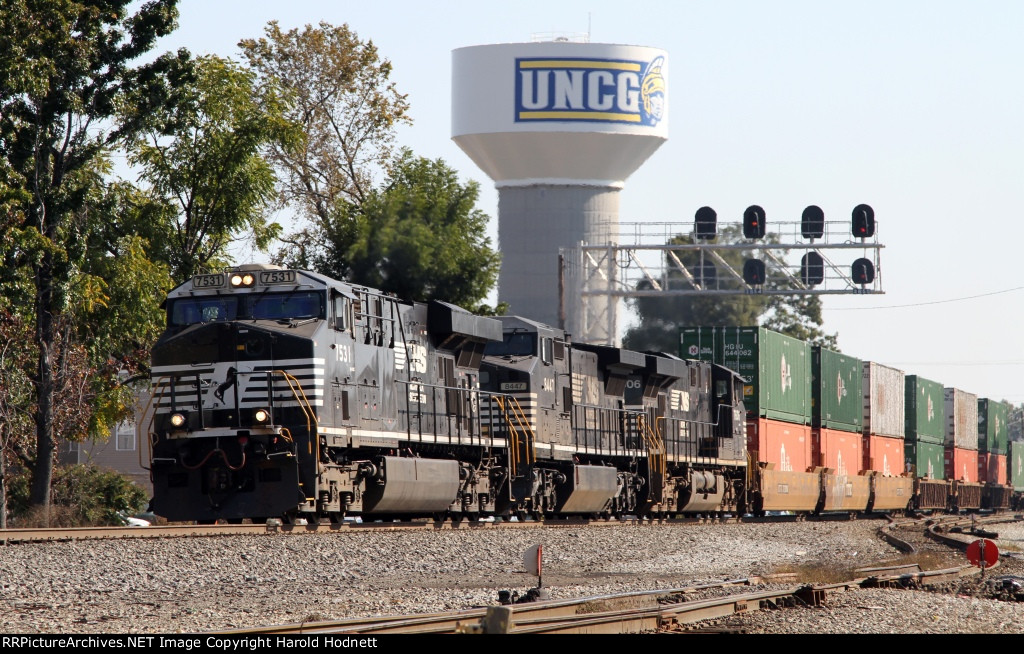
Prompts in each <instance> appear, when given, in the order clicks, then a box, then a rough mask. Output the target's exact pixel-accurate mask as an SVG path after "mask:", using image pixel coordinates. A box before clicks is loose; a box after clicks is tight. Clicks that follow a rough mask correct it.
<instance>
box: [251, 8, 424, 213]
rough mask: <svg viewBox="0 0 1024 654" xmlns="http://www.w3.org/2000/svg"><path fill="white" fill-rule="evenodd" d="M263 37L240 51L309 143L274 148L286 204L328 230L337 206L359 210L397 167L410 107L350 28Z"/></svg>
mask: <svg viewBox="0 0 1024 654" xmlns="http://www.w3.org/2000/svg"><path fill="white" fill-rule="evenodd" d="M264 34H265V36H264V37H263V38H260V39H245V40H243V41H242V42H241V43H239V44H238V45H239V47H240V48H241V49H242V53H243V56H244V57H245V59H246V61H247V62H248V63H249V65H250V66H251V67H252V69H253V70H254V71H256V73H257V75H258V78H259V82H260V84H261V85H272V86H274V87H276V88H280V89H281V90H282V92H283V93H284V95H285V97H286V98H287V101H288V110H287V112H286V114H285V117H286V118H287V119H288V120H290V121H292V122H293V123H297V124H299V125H301V126H302V133H303V135H304V137H303V138H302V139H301V140H300V141H299V142H297V143H289V144H283V145H279V144H274V145H272V147H271V155H270V156H271V159H272V160H273V162H274V165H275V166H276V167H277V168H278V170H279V171H281V173H282V174H281V183H282V186H281V192H282V197H283V199H284V201H285V202H287V203H291V204H294V205H295V206H297V207H298V210H299V212H300V213H301V214H302V215H304V216H305V217H306V218H308V219H309V220H311V221H312V222H314V223H325V222H327V221H328V220H329V218H330V216H331V214H332V213H334V212H336V211H338V207H339V205H341V204H345V203H349V204H354V205H356V206H357V207H358V206H359V205H360V204H362V202H363V200H364V199H365V198H366V195H367V194H368V193H369V192H370V191H371V190H372V189H373V187H374V182H373V179H374V175H375V173H376V172H377V171H379V170H381V169H383V168H385V167H386V166H387V163H388V162H389V161H390V160H391V157H392V152H393V146H394V141H395V126H396V125H397V124H398V123H403V122H404V123H408V122H411V121H410V120H409V118H408V116H407V115H406V112H407V111H408V109H409V105H408V103H407V102H406V99H405V96H404V95H402V94H399V93H398V92H397V91H396V90H395V86H394V84H393V83H391V82H390V81H389V79H388V78H389V77H390V75H391V63H390V62H389V61H387V60H381V59H380V55H379V54H378V52H377V48H376V46H374V45H373V42H372V41H367V42H365V43H364V42H363V41H360V40H359V36H358V35H357V34H356V33H355V32H353V31H352V30H350V29H349V27H348V25H342V26H340V27H334V26H333V25H330V24H328V23H325V22H321V23H320V24H319V25H318V26H315V27H314V26H312V25H306V26H305V27H304V28H303V29H302V30H301V31H300V30H298V29H293V30H290V31H288V32H283V31H281V28H280V27H279V26H278V24H277V22H276V21H273V22H271V23H269V24H268V25H267V27H266V28H265V30H264Z"/></svg>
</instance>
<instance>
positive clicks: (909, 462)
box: [903, 438, 946, 479]
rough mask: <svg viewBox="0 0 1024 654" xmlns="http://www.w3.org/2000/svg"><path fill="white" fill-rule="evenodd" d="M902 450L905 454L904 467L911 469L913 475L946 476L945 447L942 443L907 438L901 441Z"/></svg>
mask: <svg viewBox="0 0 1024 654" xmlns="http://www.w3.org/2000/svg"><path fill="white" fill-rule="evenodd" d="M903 452H904V454H905V455H906V468H907V470H913V472H914V476H915V477H926V478H928V479H945V478H946V464H945V454H946V448H944V447H943V446H942V443H930V442H928V441H922V440H913V439H911V438H907V439H906V440H905V441H903Z"/></svg>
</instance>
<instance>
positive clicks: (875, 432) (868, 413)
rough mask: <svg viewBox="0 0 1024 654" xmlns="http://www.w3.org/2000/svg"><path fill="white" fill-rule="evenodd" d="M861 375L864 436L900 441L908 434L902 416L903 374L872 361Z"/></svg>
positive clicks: (905, 389)
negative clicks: (886, 437)
mask: <svg viewBox="0 0 1024 654" xmlns="http://www.w3.org/2000/svg"><path fill="white" fill-rule="evenodd" d="M863 371H864V374H863V378H862V381H861V391H862V394H863V397H864V404H863V405H862V408H863V410H864V429H863V431H864V435H865V436H889V437H891V438H903V436H904V434H906V430H907V423H906V420H905V418H904V412H903V409H904V400H905V395H906V392H907V385H906V382H905V381H904V378H905V376H906V375H904V373H903V371H902V370H897V369H896V368H890V367H888V366H883V365H882V364H880V363H875V362H873V361H865V362H864V364H863ZM902 447H903V446H902V445H900V448H902ZM901 458H902V457H901Z"/></svg>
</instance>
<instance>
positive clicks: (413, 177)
mask: <svg viewBox="0 0 1024 654" xmlns="http://www.w3.org/2000/svg"><path fill="white" fill-rule="evenodd" d="M478 196H479V187H478V185H477V184H476V182H469V183H467V184H461V183H459V179H458V175H457V173H456V172H455V171H454V170H452V169H451V168H449V167H448V166H447V165H445V163H444V162H443V161H441V160H434V161H431V160H429V159H425V158H422V157H414V156H413V155H412V153H411V152H409V151H408V150H403V151H402V153H401V154H400V156H399V157H398V158H397V159H396V160H395V162H394V165H393V167H392V173H391V175H390V176H389V179H388V183H387V185H386V186H385V187H384V188H383V189H382V190H380V191H373V192H371V193H369V194H368V195H367V197H366V199H365V201H364V202H363V203H362V205H361V206H359V207H356V206H354V205H352V204H344V205H342V207H341V208H342V209H344V210H343V211H338V212H336V213H335V214H333V215H332V216H331V220H330V221H329V222H328V223H327V224H326V229H324V230H323V231H322V232H320V233H319V234H317V235H315V236H310V237H309V238H316V239H318V241H319V242H320V243H321V244H322V246H323V253H322V255H320V256H318V257H317V258H315V259H313V260H312V261H308V262H303V263H309V264H312V266H313V267H314V268H315V269H316V270H318V271H319V272H322V273H324V274H327V275H330V276H332V277H336V278H339V279H346V280H348V281H351V282H353V283H356V284H363V285H366V286H370V287H373V288H378V289H380V290H383V291H387V292H390V293H395V294H396V295H398V297H401V298H404V299H410V300H419V301H427V300H431V299H437V300H444V301H446V302H451V303H454V304H458V305H460V306H465V307H470V308H472V307H477V305H478V304H480V302H481V301H482V300H483V299H484V297H486V295H487V293H488V291H489V290H490V289H491V288H492V287H493V286H494V283H495V281H496V280H497V276H498V266H499V256H498V253H497V252H495V251H494V250H492V249H491V247H490V239H489V238H488V237H486V236H485V235H484V232H485V230H486V227H487V220H488V217H487V215H486V214H485V213H483V212H482V211H480V210H478V209H476V208H475V205H476V201H477V198H478ZM307 252H308V251H307ZM292 263H295V262H292ZM479 308H480V309H481V310H482V311H484V312H488V313H491V312H494V311H495V310H501V309H500V307H499V308H496V309H492V308H490V307H479Z"/></svg>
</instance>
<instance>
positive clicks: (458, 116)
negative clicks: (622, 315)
mask: <svg viewBox="0 0 1024 654" xmlns="http://www.w3.org/2000/svg"><path fill="white" fill-rule="evenodd" d="M667 138H668V56H667V55H666V53H665V51H664V50H658V49H655V48H647V47H641V46H628V45H611V44H601V43H586V42H573V41H568V40H562V41H559V40H556V41H550V42H534V43H508V44H497V45H480V46H472V47H466V48H459V49H456V50H454V51H453V52H452V139H453V140H454V141H455V142H456V143H457V144H458V145H459V147H460V148H462V149H463V150H464V151H465V152H466V154H468V155H469V157H470V158H471V159H472V160H473V161H474V162H475V163H476V164H477V165H478V166H480V168H481V169H482V170H483V171H484V172H485V173H487V174H488V175H489V176H490V177H491V179H493V180H494V182H495V186H496V187H497V189H498V240H499V246H500V249H501V254H502V264H501V272H500V275H499V279H498V299H499V301H501V302H508V303H509V305H510V307H511V313H515V314H519V315H523V316H526V317H529V318H532V319H534V320H540V321H542V322H546V323H548V324H550V325H558V324H559V313H560V311H559V309H560V306H559V296H560V293H559V262H558V255H559V250H560V248H575V247H577V246H579V245H580V244H587V245H605V244H608V245H614V244H616V243H617V239H618V224H619V191H621V190H622V188H623V186H624V184H625V181H626V178H627V177H629V175H630V174H631V173H632V172H633V171H635V170H636V169H637V168H639V167H640V164H642V163H643V162H644V161H645V160H646V159H647V158H648V157H649V156H650V155H651V154H652V153H653V152H654V151H655V150H657V149H658V147H659V146H660V145H661V144H662V143H664V142H665V140H666V139H667ZM602 272H603V273H604V274H603V275H602V277H603V278H606V280H605V281H606V282H607V284H608V287H609V288H610V287H612V286H614V285H615V283H616V270H615V265H614V262H610V263H608V264H607V270H606V271H602ZM602 283H604V282H602ZM581 290H582V289H581V288H580V287H579V286H576V287H572V286H571V285H570V286H569V287H567V288H566V290H565V293H564V296H565V303H564V308H565V318H566V320H565V326H566V329H568V330H569V331H570V332H572V334H573V336H574V338H575V339H576V340H578V341H586V342H592V343H609V344H614V343H615V342H616V340H617V335H616V328H617V325H616V315H615V314H616V305H615V303H614V301H612V300H609V299H606V298H603V297H601V296H596V297H595V296H589V298H588V305H589V306H588V310H587V311H586V312H584V311H583V307H582V298H581V297H580V296H579V293H580V291H581ZM587 290H599V289H587ZM594 316H603V317H599V318H597V319H595V318H594Z"/></svg>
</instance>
